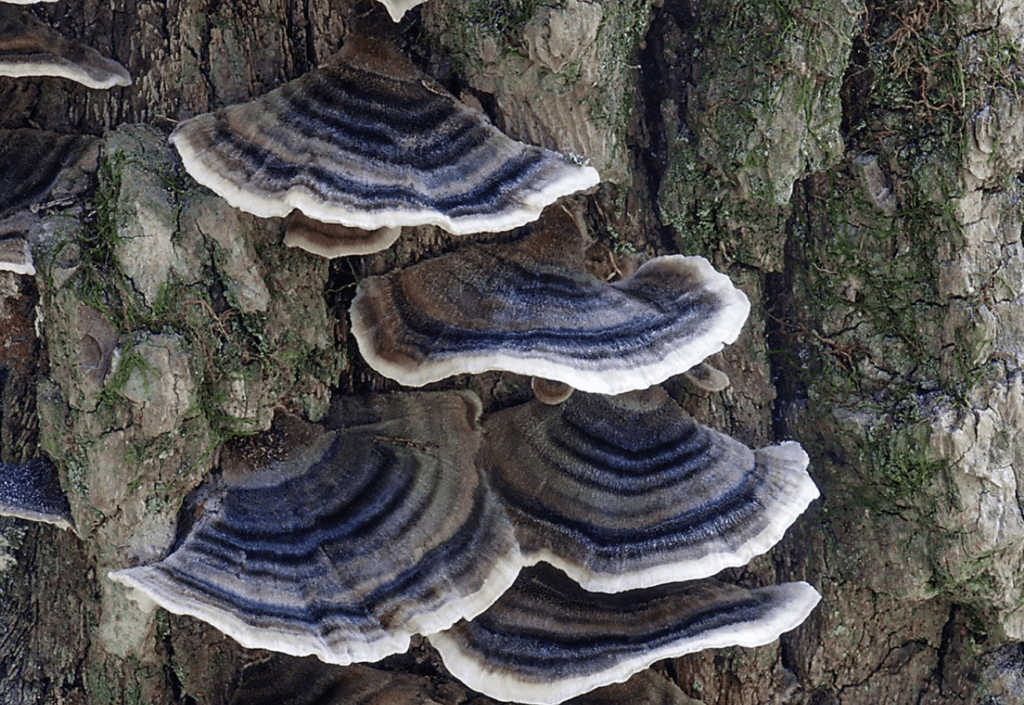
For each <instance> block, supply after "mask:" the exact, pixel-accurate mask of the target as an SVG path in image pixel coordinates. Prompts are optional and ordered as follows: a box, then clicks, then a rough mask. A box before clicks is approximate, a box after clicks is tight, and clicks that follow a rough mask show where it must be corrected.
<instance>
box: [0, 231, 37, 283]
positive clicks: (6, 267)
mask: <svg viewBox="0 0 1024 705" xmlns="http://www.w3.org/2000/svg"><path fill="white" fill-rule="evenodd" d="M0 272H14V273H15V274H27V275H29V276H33V275H34V274H35V273H36V268H35V266H34V265H33V264H32V250H30V249H29V247H28V240H26V239H25V238H23V237H11V238H6V239H4V240H0Z"/></svg>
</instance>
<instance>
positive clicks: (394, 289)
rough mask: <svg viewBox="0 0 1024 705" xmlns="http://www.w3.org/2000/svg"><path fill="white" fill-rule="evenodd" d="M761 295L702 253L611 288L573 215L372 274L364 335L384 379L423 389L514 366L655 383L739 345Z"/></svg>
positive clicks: (585, 381) (355, 328)
mask: <svg viewBox="0 0 1024 705" xmlns="http://www.w3.org/2000/svg"><path fill="white" fill-rule="evenodd" d="M749 310H750V302H749V301H748V300H747V297H746V296H745V295H744V294H743V292H742V291H740V290H739V289H737V288H736V287H734V286H733V285H732V282H730V281H729V278H728V277H726V276H725V275H724V274H720V273H718V272H716V271H715V270H714V269H713V268H712V267H711V265H710V264H709V263H708V262H707V260H705V259H704V258H702V257H683V256H681V255H675V256H668V257H657V258H655V259H653V260H650V261H648V262H647V263H645V264H644V265H643V266H642V267H640V269H639V270H638V271H637V272H636V273H635V274H634V275H633V276H632V277H630V278H629V279H626V280H623V281H620V282H616V283H614V284H608V283H605V282H602V281H600V280H598V279H597V278H595V277H593V276H591V275H590V274H588V273H587V272H586V270H585V269H584V266H583V258H582V247H581V243H580V239H579V236H578V234H577V233H576V232H575V231H574V226H573V225H572V221H571V219H568V222H567V219H565V218H564V217H559V214H557V213H556V214H555V215H554V217H548V216H545V219H544V220H543V221H541V223H539V224H538V226H536V227H535V229H534V232H533V233H531V234H530V235H529V236H528V237H526V238H524V239H523V240H521V241H519V242H515V243H511V244H502V245H486V246H484V245H476V246H470V247H466V248H464V249H461V250H459V251H457V252H454V253H452V254H450V255H446V256H444V257H439V258H437V259H434V260H429V261H427V262H422V263H420V264H417V265H415V266H413V267H408V268H406V269H400V270H395V271H392V272H389V273H387V274H385V275H382V276H379V277H368V278H367V279H364V280H363V281H362V282H361V284H360V290H359V293H358V295H357V296H356V299H355V301H353V303H352V309H351V313H352V332H353V335H354V336H355V338H356V340H357V342H358V343H359V350H360V352H361V353H362V354H363V357H364V358H365V359H366V361H367V362H368V363H369V364H370V366H371V367H373V368H374V369H375V370H377V371H378V372H380V373H381V374H383V375H385V376H387V377H390V378H392V379H395V380H397V381H399V382H400V383H402V384H405V385H410V386H421V385H424V384H427V383H430V382H435V381H437V380H440V379H444V378H445V377H448V376H451V375H457V374H466V373H478V372H485V371H487V370H507V371H510V372H517V373H520V374H527V375H534V376H538V377H546V378H547V379H550V380H555V381H559V382H564V383H566V384H568V385H569V386H571V387H574V388H576V389H581V390H584V391H590V392H600V393H603V394H617V393H620V392H626V391H630V390H634V389H645V388H647V387H649V386H651V385H652V384H657V383H659V382H662V381H664V380H665V379H667V378H668V377H670V376H672V375H675V374H679V373H681V372H685V371H686V370H688V369H689V368H691V367H692V366H693V365H695V364H697V363H698V362H700V361H701V360H703V359H704V358H705V357H707V356H708V355H710V354H712V353H715V352H717V351H718V350H720V349H721V348H722V346H723V345H724V344H725V343H731V342H733V341H734V340H735V339H736V337H737V336H738V335H739V332H740V329H741V328H742V326H743V323H744V321H745V320H746V318H747V314H748V312H749Z"/></svg>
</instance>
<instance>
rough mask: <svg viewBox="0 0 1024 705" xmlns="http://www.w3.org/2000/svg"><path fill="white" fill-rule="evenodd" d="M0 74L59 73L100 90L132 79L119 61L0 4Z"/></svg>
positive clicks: (120, 84) (126, 82) (12, 8)
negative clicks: (108, 57) (66, 37)
mask: <svg viewBox="0 0 1024 705" xmlns="http://www.w3.org/2000/svg"><path fill="white" fill-rule="evenodd" d="M0 76H13V77H15V78H18V77H22V76H61V77H63V78H69V79H71V80H72V81H76V82H78V83H81V84H83V85H85V86H88V87H89V88H101V89H102V88H113V87H114V86H129V85H131V82H132V79H131V76H129V75H128V72H127V71H126V70H125V69H124V67H123V66H121V64H119V63H117V62H116V61H114V60H112V59H107V58H106V57H104V56H103V55H101V54H100V53H99V52H98V51H96V50H95V49H92V48H90V47H87V46H85V45H84V44H80V43H78V42H73V41H70V40H68V39H65V38H64V37H62V36H61V35H60V34H58V33H57V32H56V31H54V30H53V29H52V28H51V27H50V26H49V25H46V24H44V23H42V22H40V21H39V20H38V19H36V18H35V17H34V16H33V15H31V14H30V13H29V12H27V11H26V10H23V9H21V8H17V7H14V6H10V5H5V4H2V3H0Z"/></svg>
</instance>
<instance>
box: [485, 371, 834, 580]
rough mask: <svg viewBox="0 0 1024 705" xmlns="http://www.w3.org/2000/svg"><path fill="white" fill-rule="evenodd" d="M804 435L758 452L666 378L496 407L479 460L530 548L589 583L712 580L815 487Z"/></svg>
mask: <svg viewBox="0 0 1024 705" xmlns="http://www.w3.org/2000/svg"><path fill="white" fill-rule="evenodd" d="M807 463H808V458H807V454H806V453H805V452H804V451H803V449H802V448H801V447H800V445H799V444H798V443H794V442H789V443H783V444H781V445H777V446H770V447H767V448H760V449H757V450H752V449H750V448H748V447H747V446H745V445H743V444H742V443H740V442H739V441H737V440H735V439H733V438H731V437H729V436H727V435H725V434H723V433H719V432H718V431H715V430H713V429H711V428H708V427H707V426H703V425H701V424H698V423H696V422H695V421H694V420H693V419H692V418H690V416H689V415H688V414H686V413H685V412H684V411H683V410H682V409H681V408H680V407H679V406H678V405H677V404H676V403H675V401H673V400H672V398H671V397H670V396H669V395H668V394H667V393H665V392H664V391H663V390H662V389H661V388H660V387H651V388H650V389H648V390H645V391H642V392H631V393H629V394H622V395H619V396H605V395H600V394H587V393H584V392H576V393H575V394H574V395H573V396H572V397H570V398H569V399H568V400H567V401H565V402H563V403H562V404H561V405H560V406H548V405H545V404H542V403H539V402H531V403H529V404H525V405H522V406H518V407H513V408H511V409H505V410H503V411H499V412H497V413H495V414H492V415H490V416H489V417H488V418H487V419H486V421H485V423H484V445H483V447H482V449H481V452H480V461H479V464H480V466H481V468H482V469H483V470H484V472H486V473H487V475H488V477H489V478H490V481H491V484H492V486H493V487H494V488H495V490H496V491H497V493H498V495H499V496H500V497H501V498H502V502H503V504H504V505H505V507H506V511H507V512H508V513H509V517H510V518H511V519H512V523H513V525H514V526H515V527H516V535H517V537H518V539H519V543H520V545H521V549H522V552H523V557H524V559H525V560H527V561H529V562H536V561H538V560H543V561H547V562H549V563H552V564H554V565H557V566H558V567H559V568H561V569H562V570H564V571H565V572H566V573H568V574H569V575H570V576H571V577H572V578H573V579H574V580H576V581H577V582H578V583H580V584H581V585H583V586H584V587H585V588H587V589H588V590H595V591H599V592H619V591H622V590H631V589H634V588H641V587H648V586H652V585H659V584H662V583H667V582H679V581H683V580H693V579H696V578H704V577H709V576H712V575H714V574H716V573H718V572H719V571H720V570H722V569H723V568H728V567H733V566H740V565H745V564H746V563H747V562H748V561H750V559H751V558H753V557H754V556H756V555H760V554H762V553H764V552H765V551H767V550H768V549H770V548H771V547H772V546H774V545H775V544H776V543H777V542H778V541H779V540H780V539H781V538H782V536H783V534H784V533H785V531H786V529H787V528H789V526H790V525H791V524H792V523H793V522H794V521H795V520H796V519H797V517H799V516H800V514H802V513H803V511H804V510H805V509H806V508H807V505H808V504H809V503H810V502H811V501H812V500H813V499H814V498H815V497H817V496H818V489H817V487H815V485H814V482H813V481H812V480H811V477H810V475H808V474H807Z"/></svg>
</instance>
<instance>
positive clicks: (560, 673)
mask: <svg viewBox="0 0 1024 705" xmlns="http://www.w3.org/2000/svg"><path fill="white" fill-rule="evenodd" d="M820 599H821V598H820V595H818V593H817V591H816V590H815V589H814V588H812V587H811V586H810V585H808V584H807V583H803V582H797V583H785V584H783V585H774V586H770V587H765V588H758V589H754V590H747V589H744V588H740V587H736V586H734V585H728V584H725V583H721V582H718V581H714V580H702V581H697V582H692V583H677V584H672V585H664V586H660V587H656V588H647V589H645V590H635V591H631V592H625V593H616V594H605V593H589V592H586V591H585V590H583V589H582V588H581V587H580V586H579V585H577V584H576V583H575V582H573V581H572V580H570V579H569V578H567V577H566V576H565V575H564V574H562V573H560V572H559V571H557V570H556V569H554V568H551V567H550V566H546V565H543V564H542V565H539V566H536V567H534V568H527V569H525V570H523V572H522V573H521V574H520V576H519V579H518V580H516V582H515V584H514V585H513V586H512V588H511V589H509V591H508V592H506V593H505V594H504V595H502V597H501V599H500V600H498V601H497V602H496V603H495V604H494V605H493V606H492V607H491V608H490V609H488V610H487V611H486V612H484V613H483V614H482V615H480V616H479V617H477V618H476V619H474V620H473V621H471V622H465V621H463V622H459V623H458V624H457V625H455V626H454V627H453V628H452V629H450V630H448V631H446V632H442V633H440V634H434V635H432V636H430V637H428V638H429V639H430V642H431V643H432V644H433V645H434V646H435V647H436V648H437V650H438V651H439V652H440V654H441V658H442V659H443V660H444V664H445V666H446V667H447V668H448V670H449V671H451V673H452V675H454V676H455V677H456V678H458V679H459V680H461V681H462V682H463V683H465V684H466V685H468V686H469V687H471V688H473V689H474V690H477V691H479V692H481V693H483V694H485V695H488V696H490V697H492V698H497V699H498V700H514V701H517V702H524V703H560V702H562V701H564V700H566V699H568V698H571V697H573V696H576V695H579V694H580V693H585V692H587V691H589V690H593V689H594V688H598V687H600V686H602V685H607V684H609V683H616V682H618V681H623V680H625V679H626V678H628V677H629V676H630V675H632V674H633V673H636V672H637V671H639V670H641V669H644V668H647V667H648V666H649V665H651V664H652V663H654V662H655V661H658V660H661V659H664V658H673V657H678V656H682V655H684V654H688V653H693V652H695V651H701V650H703V649H714V648H721V647H725V646H762V645H764V644H767V643H770V642H772V641H774V640H775V639H777V638H778V637H779V635H780V634H782V633H783V632H786V631H789V630H790V629H793V628H794V627H796V626H798V625H799V624H800V623H801V622H803V621H804V619H805V618H806V617H807V615H808V614H810V612H811V610H812V609H814V606H815V605H816V604H817V603H818V601H819V600H820Z"/></svg>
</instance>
